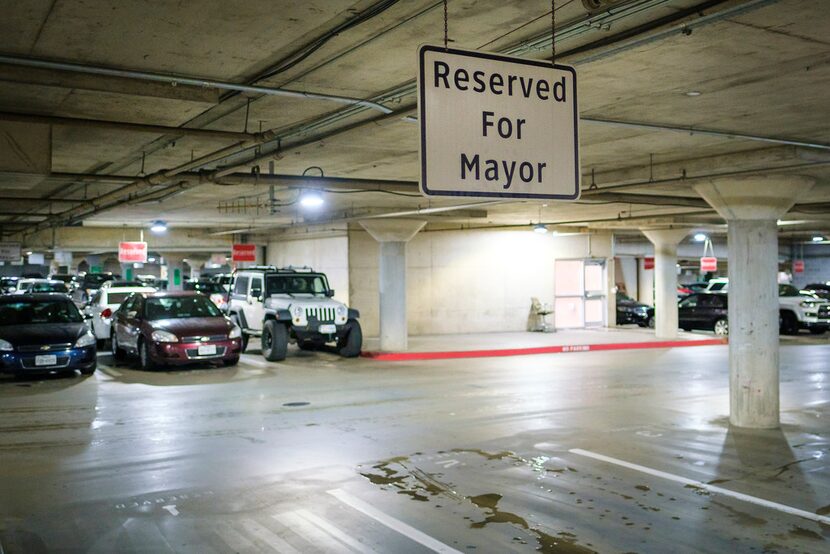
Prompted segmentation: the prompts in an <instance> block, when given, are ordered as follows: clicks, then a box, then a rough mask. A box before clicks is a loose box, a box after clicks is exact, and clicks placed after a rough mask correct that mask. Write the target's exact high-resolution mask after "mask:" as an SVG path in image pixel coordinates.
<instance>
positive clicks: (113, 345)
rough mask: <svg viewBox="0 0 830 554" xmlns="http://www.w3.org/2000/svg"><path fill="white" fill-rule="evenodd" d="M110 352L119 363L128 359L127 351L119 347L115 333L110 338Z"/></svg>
mask: <svg viewBox="0 0 830 554" xmlns="http://www.w3.org/2000/svg"><path fill="white" fill-rule="evenodd" d="M110 350H111V351H112V357H113V358H115V359H116V360H118V361H121V360H124V359H125V358H126V357H127V351H126V350H124V349H123V348H120V347H119V346H118V338H116V336H115V333H113V334H112V336H111V337H110Z"/></svg>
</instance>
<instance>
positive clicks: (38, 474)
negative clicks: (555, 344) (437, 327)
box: [0, 343, 830, 554]
mask: <svg viewBox="0 0 830 554" xmlns="http://www.w3.org/2000/svg"><path fill="white" fill-rule="evenodd" d="M727 356H728V349H727V348H726V347H723V346H715V347H697V348H677V349H672V350H646V351H622V352H588V353H571V354H558V355H538V356H526V357H514V358H495V359H476V360H455V361H440V362H439V361H432V362H417V363H416V362H395V363H384V362H378V361H372V360H366V359H354V360H341V359H339V358H337V357H336V356H334V355H331V354H327V353H301V352H299V351H297V350H295V349H292V350H291V351H290V355H289V358H288V360H287V361H286V362H285V363H280V364H268V363H266V362H265V361H264V360H263V359H262V358H261V357H259V356H258V355H257V353H256V352H255V351H252V350H251V351H249V352H248V353H247V354H245V355H244V357H243V362H242V363H241V364H240V365H239V367H237V368H229V369H224V368H223V369H216V368H209V367H208V368H201V369H196V370H192V371H172V372H153V373H147V372H142V371H140V370H138V369H137V368H136V367H135V365H119V366H113V365H112V361H111V359H110V358H109V357H108V356H101V359H100V360H101V362H102V365H101V371H99V372H98V373H97V374H96V375H95V376H93V377H90V378H86V379H84V378H81V377H74V378H50V379H46V380H31V381H20V380H12V379H0V544H2V546H1V547H0V551H4V552H6V553H17V552H20V553H27V554H28V553H37V552H47V551H48V552H84V551H85V552H101V553H104V552H107V553H108V552H170V551H175V552H193V553H210V552H217V553H225V552H289V553H292V552H302V553H307V552H391V553H408V552H429V551H438V552H487V553H489V552H497V553H498V552H539V551H541V552H564V553H573V552H577V553H582V552H590V551H597V552H641V553H643V552H660V553H664V552H726V551H729V552H756V553H757V552H827V551H828V548H830V545H829V544H828V539H830V526H826V525H822V524H820V523H817V522H815V521H812V520H810V519H808V518H805V517H801V516H799V515H793V514H791V513H788V512H787V511H786V510H787V507H792V508H796V509H800V510H804V511H805V512H809V513H813V514H815V513H820V514H824V515H825V516H827V515H830V471H828V465H827V460H828V433H830V426H828V422H827V420H828V417H830V393H828V388H827V387H828V383H830V363H828V360H830V346H826V345H821V344H806V345H802V344H790V343H787V344H784V345H783V346H782V350H781V363H782V409H783V414H782V419H783V426H782V429H781V430H780V431H769V432H742V431H739V430H736V429H731V428H729V426H728V423H727V418H726V415H727V406H728V396H727V392H728V391H727V371H726V364H727ZM306 403H307V404H306ZM574 449H579V450H578V451H577V452H574V451H573V450H574ZM595 454H600V455H605V456H610V457H612V458H614V459H615V460H618V461H612V462H610V463H609V462H607V461H601V460H599V459H596V458H595V457H591V456H592V455H595ZM620 462H622V463H625V462H628V463H633V464H638V465H639V466H643V467H641V468H639V467H634V468H632V467H624V466H623V465H620ZM648 468H650V469H654V470H660V471H663V472H667V473H668V474H671V475H672V476H679V477H683V478H688V479H691V480H694V481H696V482H697V481H699V482H703V483H712V482H714V484H715V485H716V486H718V487H722V488H723V489H727V490H731V491H738V492H742V493H745V494H747V495H751V496H752V497H753V498H761V499H765V500H768V501H772V502H775V503H778V504H775V505H771V506H760V505H758V504H756V503H753V502H752V501H745V500H740V499H736V498H734V497H732V496H730V495H729V494H722V493H720V492H712V491H709V490H706V488H705V487H704V486H695V485H689V484H686V485H684V484H683V482H676V481H675V480H672V478H666V476H656V475H653V474H649V473H648V472H647V471H648ZM779 504H780V505H779Z"/></svg>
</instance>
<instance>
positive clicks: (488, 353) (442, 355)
mask: <svg viewBox="0 0 830 554" xmlns="http://www.w3.org/2000/svg"><path fill="white" fill-rule="evenodd" d="M720 344H727V339H703V340H664V341H649V342H616V343H607V344H575V345H558V346H539V347H535V348H505V349H499V350H461V351H455V352H361V353H360V355H361V356H363V357H364V358H371V359H373V360H378V361H385V362H405V361H413V360H452V359H458V358H496V357H503V356H532V355H535V354H561V353H566V352H597V351H602V350H640V349H650V348H678V347H685V346H715V345H720Z"/></svg>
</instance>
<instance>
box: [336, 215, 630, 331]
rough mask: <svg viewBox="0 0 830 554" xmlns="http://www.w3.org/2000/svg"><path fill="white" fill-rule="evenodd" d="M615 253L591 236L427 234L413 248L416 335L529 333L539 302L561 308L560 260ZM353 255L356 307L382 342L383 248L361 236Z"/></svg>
mask: <svg viewBox="0 0 830 554" xmlns="http://www.w3.org/2000/svg"><path fill="white" fill-rule="evenodd" d="M611 250H612V248H611V244H610V240H609V239H608V238H605V240H603V239H601V238H598V237H597V236H588V235H581V236H565V237H559V236H552V235H540V234H537V233H532V232H528V231H526V230H522V231H504V230H502V231H498V230H495V231H438V232H420V233H418V234H417V235H416V236H415V238H414V239H412V241H410V242H409V244H408V245H407V299H408V308H407V310H408V321H409V325H408V329H409V333H410V334H413V335H420V334H450V333H465V332H498V331H524V330H526V329H527V324H528V316H529V314H530V304H531V297H537V298H539V300H540V301H542V302H543V303H553V294H554V289H553V286H554V285H553V283H554V279H553V272H554V260H555V259H556V258H557V257H559V258H585V257H589V256H595V257H609V256H611V255H612V252H611ZM348 251H349V265H350V268H351V274H350V283H351V290H350V296H351V300H352V305H353V306H354V307H356V308H357V309H359V310H360V312H361V316H362V318H361V319H362V322H361V324H362V326H363V329H364V333H365V334H366V335H369V336H376V335H377V334H378V243H377V242H375V240H374V239H372V238H371V237H370V236H369V235H368V233H366V232H364V231H359V230H353V231H350V232H349V248H348ZM611 267H612V271H611V273H612V275H613V264H612V266H611ZM551 321H552V320H551Z"/></svg>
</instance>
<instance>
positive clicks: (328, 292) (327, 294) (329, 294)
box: [326, 289, 334, 298]
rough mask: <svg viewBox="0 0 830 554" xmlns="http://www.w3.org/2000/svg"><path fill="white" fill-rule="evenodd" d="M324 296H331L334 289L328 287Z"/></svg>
mask: <svg viewBox="0 0 830 554" xmlns="http://www.w3.org/2000/svg"><path fill="white" fill-rule="evenodd" d="M326 296H328V297H329V298H331V297H332V296H334V289H329V290H327V291H326Z"/></svg>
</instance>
